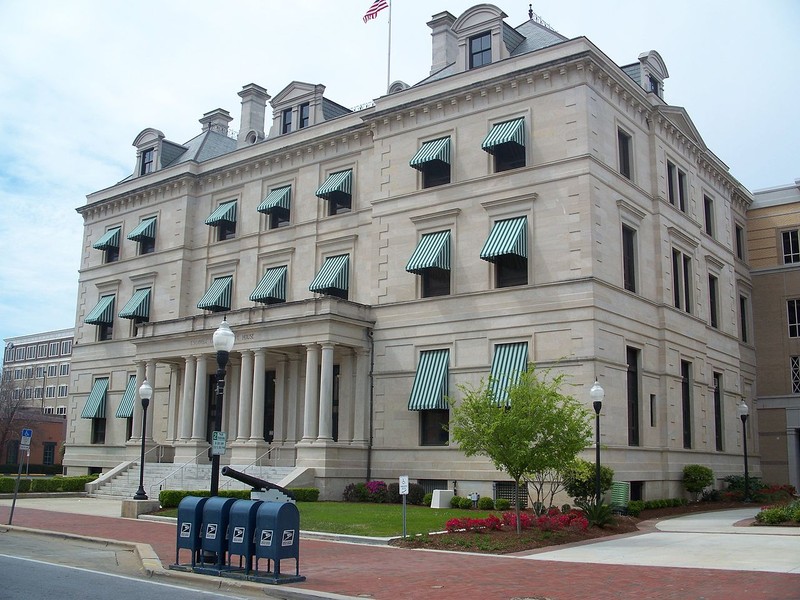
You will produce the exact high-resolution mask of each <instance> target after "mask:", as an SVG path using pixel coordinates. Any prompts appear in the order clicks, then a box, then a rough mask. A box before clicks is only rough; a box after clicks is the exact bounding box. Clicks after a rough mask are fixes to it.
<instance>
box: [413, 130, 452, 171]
mask: <svg viewBox="0 0 800 600" xmlns="http://www.w3.org/2000/svg"><path fill="white" fill-rule="evenodd" d="M435 160H438V161H441V162H443V163H446V164H448V165H449V164H450V138H449V137H445V138H441V139H438V140H433V141H430V142H425V143H424V144H422V147H421V148H420V149H419V150H417V153H416V154H415V155H414V158H412V159H411V160H410V161H409V163H408V164H409V165H411V166H412V167H414V168H415V169H419V170H422V169H423V168H424V167H425V163H429V162H433V161H435Z"/></svg>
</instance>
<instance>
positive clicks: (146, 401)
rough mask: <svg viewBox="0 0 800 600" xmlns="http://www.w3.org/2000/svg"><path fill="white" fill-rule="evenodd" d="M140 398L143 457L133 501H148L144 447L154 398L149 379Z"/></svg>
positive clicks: (141, 391) (143, 385)
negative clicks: (149, 408)
mask: <svg viewBox="0 0 800 600" xmlns="http://www.w3.org/2000/svg"><path fill="white" fill-rule="evenodd" d="M139 397H140V398H141V399H142V457H141V460H140V462H139V489H138V490H136V493H135V494H134V496H133V499H134V500H147V494H146V493H145V491H144V446H145V439H146V437H147V407H148V406H150V398H152V397H153V386H151V385H150V384H149V383H148V382H147V379H145V380H144V381H143V382H142V385H141V386H140V387H139Z"/></svg>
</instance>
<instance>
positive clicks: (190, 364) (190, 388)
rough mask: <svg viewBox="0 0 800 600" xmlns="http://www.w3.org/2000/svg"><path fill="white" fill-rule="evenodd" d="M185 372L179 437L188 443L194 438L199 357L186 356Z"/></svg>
mask: <svg viewBox="0 0 800 600" xmlns="http://www.w3.org/2000/svg"><path fill="white" fill-rule="evenodd" d="M183 360H184V361H185V367H184V370H183V399H182V400H181V409H180V418H179V419H180V431H179V432H178V436H179V437H180V439H181V440H183V441H186V440H189V439H190V438H191V437H192V415H193V413H194V383H195V374H196V372H197V357H195V356H185V357H184V358H183Z"/></svg>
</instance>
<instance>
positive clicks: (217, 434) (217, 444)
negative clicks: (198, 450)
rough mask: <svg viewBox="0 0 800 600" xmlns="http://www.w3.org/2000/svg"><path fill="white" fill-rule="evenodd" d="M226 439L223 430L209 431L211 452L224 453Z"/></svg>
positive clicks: (215, 453)
mask: <svg viewBox="0 0 800 600" xmlns="http://www.w3.org/2000/svg"><path fill="white" fill-rule="evenodd" d="M227 441H228V434H227V433H225V432H224V431H212V432H211V454H212V455H223V454H225V444H226V443H227Z"/></svg>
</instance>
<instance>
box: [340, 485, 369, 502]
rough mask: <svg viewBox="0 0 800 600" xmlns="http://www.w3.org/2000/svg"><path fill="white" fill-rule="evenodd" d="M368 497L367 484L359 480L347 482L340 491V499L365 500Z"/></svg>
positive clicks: (348, 500) (349, 500) (350, 500)
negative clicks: (342, 490)
mask: <svg viewBox="0 0 800 600" xmlns="http://www.w3.org/2000/svg"><path fill="white" fill-rule="evenodd" d="M368 498H369V492H368V491H367V484H366V483H363V482H361V481H359V482H358V483H351V484H348V486H347V487H345V488H344V492H342V500H344V501H345V502H366V501H367V499H368Z"/></svg>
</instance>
